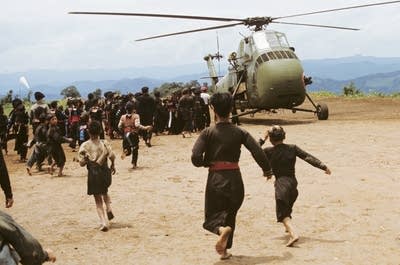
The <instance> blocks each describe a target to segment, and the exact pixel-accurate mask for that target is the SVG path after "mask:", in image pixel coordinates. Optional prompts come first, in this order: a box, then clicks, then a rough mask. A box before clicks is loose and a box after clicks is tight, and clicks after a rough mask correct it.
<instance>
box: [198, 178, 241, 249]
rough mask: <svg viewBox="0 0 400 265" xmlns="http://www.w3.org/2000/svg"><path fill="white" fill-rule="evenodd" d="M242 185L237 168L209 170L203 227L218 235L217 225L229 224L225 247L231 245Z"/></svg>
mask: <svg viewBox="0 0 400 265" xmlns="http://www.w3.org/2000/svg"><path fill="white" fill-rule="evenodd" d="M243 199H244V186H243V180H242V175H241V173H240V171H239V170H221V171H210V172H209V174H208V179H207V186H206V196H205V221H204V223H203V227H204V229H206V230H208V231H210V232H212V233H214V234H217V235H219V227H221V226H230V227H231V228H232V233H231V235H230V237H229V239H228V243H227V249H229V248H231V247H232V243H233V234H234V231H235V227H236V215H237V212H238V210H239V208H240V206H241V205H242V203H243Z"/></svg>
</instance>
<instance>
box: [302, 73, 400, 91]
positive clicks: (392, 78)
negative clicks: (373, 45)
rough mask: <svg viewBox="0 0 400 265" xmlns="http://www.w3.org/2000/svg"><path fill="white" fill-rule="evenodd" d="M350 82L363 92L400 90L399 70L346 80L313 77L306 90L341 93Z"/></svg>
mask: <svg viewBox="0 0 400 265" xmlns="http://www.w3.org/2000/svg"><path fill="white" fill-rule="evenodd" d="M351 82H353V83H354V85H355V86H356V87H357V88H358V89H360V90H361V91H363V92H365V93H373V92H378V93H386V94H392V93H396V92H397V93H398V92H400V71H395V72H391V73H378V74H370V75H366V76H362V77H358V78H354V79H348V80H333V79H323V78H313V84H311V85H310V86H309V87H308V90H310V91H319V90H328V91H331V92H334V93H342V92H343V87H344V86H346V85H349V84H350V83H351Z"/></svg>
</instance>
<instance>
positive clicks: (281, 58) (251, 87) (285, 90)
mask: <svg viewBox="0 0 400 265" xmlns="http://www.w3.org/2000/svg"><path fill="white" fill-rule="evenodd" d="M228 61H229V62H230V63H231V66H230V67H229V69H228V73H227V74H226V75H225V76H224V77H223V78H222V79H221V80H220V81H219V82H217V83H216V84H215V86H216V90H217V91H230V92H231V93H233V94H234V95H235V99H236V101H235V105H236V108H239V109H242V110H243V109H266V110H271V109H278V108H286V109H291V108H293V107H296V106H298V105H300V104H302V103H303V102H304V100H305V97H306V90H305V83H304V70H303V67H302V65H301V63H300V60H299V59H298V58H297V56H296V54H295V53H294V51H293V48H291V47H290V46H289V44H288V43H287V40H286V37H285V35H284V34H283V33H280V32H277V31H271V30H265V31H257V32H254V33H253V34H252V35H251V36H249V37H246V38H245V39H243V40H242V41H241V42H240V45H239V48H238V51H237V53H232V54H231V55H230V57H229V59H228ZM210 73H211V71H210Z"/></svg>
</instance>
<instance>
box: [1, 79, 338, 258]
mask: <svg viewBox="0 0 400 265" xmlns="http://www.w3.org/2000/svg"><path fill="white" fill-rule="evenodd" d="M34 96H35V99H36V102H35V104H33V105H32V107H31V108H30V111H29V112H28V111H26V109H25V106H24V104H23V102H22V101H21V100H19V99H14V100H13V102H12V105H13V110H12V111H11V113H10V117H7V116H6V115H5V114H4V110H3V107H2V106H1V107H0V130H1V131H0V144H1V150H0V155H1V156H0V170H1V172H0V173H1V175H0V180H1V187H2V189H3V190H4V193H5V196H6V207H11V206H12V205H13V203H14V201H13V195H12V191H11V184H10V181H9V176H8V171H7V167H6V165H5V161H4V158H3V154H2V150H4V151H5V152H6V153H7V152H8V149H7V141H8V140H9V139H11V138H15V148H14V149H15V151H16V152H17V153H18V155H19V157H20V161H22V162H26V170H27V173H28V174H29V175H32V167H33V166H34V164H36V166H37V169H38V170H42V166H43V165H44V164H45V161H46V160H47V163H48V165H49V167H48V171H49V173H51V174H52V173H53V171H54V168H55V167H57V168H58V169H59V170H58V175H59V176H62V175H63V168H64V165H65V162H66V157H65V153H64V149H63V145H62V144H63V143H68V144H69V147H70V148H71V149H72V150H73V151H77V152H78V158H77V159H76V160H77V162H79V164H80V166H86V167H87V170H88V181H87V194H88V195H93V197H94V200H95V204H96V211H97V213H98V216H99V219H100V223H101V226H100V228H99V229H100V231H103V232H106V231H108V230H109V221H110V220H111V219H113V218H114V214H113V212H112V209H111V199H110V195H109V194H108V188H109V186H110V185H111V182H112V175H113V174H114V173H115V172H116V169H115V159H116V156H115V153H114V152H113V150H112V147H111V144H110V143H109V142H108V141H107V140H104V139H105V136H106V135H108V137H109V138H110V139H116V138H122V155H121V159H124V158H125V157H126V156H129V155H130V156H132V160H131V164H132V167H133V168H136V167H137V161H138V149H139V139H140V138H141V139H143V141H144V143H145V145H146V146H147V147H152V144H151V139H152V134H153V133H155V134H162V133H168V134H182V137H183V138H186V137H188V136H191V134H192V133H194V132H200V135H199V137H198V138H197V140H196V142H195V144H194V147H193V150H192V157H191V159H192V163H193V165H195V166H196V167H200V166H202V167H207V168H209V174H208V181H207V186H206V193H205V222H204V224H203V227H204V228H205V229H207V230H208V231H210V232H212V233H215V234H217V235H218V240H217V243H216V245H215V249H216V251H217V252H218V254H220V255H221V259H228V258H230V257H231V254H230V253H228V251H227V250H228V249H230V248H231V247H232V243H233V234H234V231H235V227H236V215H237V212H238V210H239V209H240V207H241V205H242V202H243V199H244V185H243V180H242V177H241V172H240V168H239V164H238V162H239V158H240V153H241V151H240V148H241V146H242V145H244V146H245V147H246V148H247V149H248V150H249V151H250V152H251V154H252V155H253V157H254V159H255V161H256V162H257V164H258V165H259V166H260V167H261V168H262V170H263V172H264V176H265V177H267V179H270V178H271V177H272V176H273V175H274V176H275V179H276V181H275V199H276V215H277V221H278V222H282V223H283V224H284V226H285V229H286V231H287V232H288V233H289V235H290V240H289V242H288V243H287V246H292V245H293V244H294V243H295V242H296V241H297V240H298V238H299V236H298V234H297V233H296V232H295V229H294V228H293V225H292V223H291V213H292V208H293V205H294V202H295V201H296V199H297V194H298V191H297V180H296V177H295V170H294V166H295V159H296V157H299V158H301V159H303V160H305V161H306V162H308V163H310V164H311V165H313V166H314V167H318V168H320V169H322V170H324V171H325V173H326V174H330V173H331V172H330V170H329V169H328V167H327V166H326V165H325V164H323V163H322V162H321V161H319V160H318V159H317V158H315V157H313V156H312V155H310V154H308V153H306V152H305V151H303V150H302V149H300V148H299V147H297V146H296V145H287V144H284V143H283V140H284V139H285V131H284V130H283V128H282V127H280V126H273V127H272V128H271V129H270V130H268V131H267V132H266V134H265V137H264V139H262V140H260V141H259V142H257V141H256V140H255V139H254V138H253V137H252V136H251V135H250V134H249V133H248V132H247V131H246V130H245V129H243V128H240V127H238V126H236V125H235V124H233V123H232V122H231V118H230V114H231V112H232V106H233V99H232V95H231V94H230V93H215V94H214V95H213V96H212V97H210V96H209V95H208V93H207V88H191V89H183V90H182V91H180V92H176V93H173V94H172V95H171V96H169V97H168V98H164V99H162V98H161V97H160V94H159V93H157V92H155V93H154V97H153V96H151V95H150V94H149V89H148V88H147V87H143V88H142V89H141V93H137V94H135V95H134V94H127V95H120V94H117V93H113V92H106V93H105V94H104V98H103V99H99V98H95V97H94V96H93V94H89V95H88V100H86V101H83V100H81V99H76V98H75V99H68V101H67V106H66V108H65V109H63V108H62V107H61V106H58V103H57V102H56V101H53V102H51V103H50V104H47V103H45V101H44V98H45V95H44V94H43V93H41V92H36V93H35V94H34ZM210 108H211V109H212V110H213V112H214V114H215V116H214V117H215V125H214V126H211V127H210ZM29 124H31V125H32V131H33V139H31V140H30V141H29ZM267 139H269V140H270V142H271V144H272V146H271V147H267V148H265V149H262V148H261V145H262V144H263V143H264V142H265V141H266V140H267ZM29 148H32V151H31V152H30V156H29V159H27V155H28V150H29ZM76 149H78V150H76ZM108 161H110V163H111V164H110V166H109V164H108ZM2 219H4V220H5V221H4V222H8V223H11V224H12V225H13V226H15V227H18V229H19V231H20V232H19V233H18V234H15V235H10V236H9V237H6V236H4V235H3V227H2V225H0V240H1V239H3V241H4V242H5V245H7V246H11V249H15V250H16V251H17V252H18V253H17V254H19V256H20V261H21V263H22V264H42V262H44V261H55V256H54V254H53V253H52V251H51V250H43V249H42V247H41V245H40V244H39V243H38V242H37V240H35V239H34V238H33V237H32V236H31V235H30V234H29V233H28V232H26V231H25V230H23V228H22V227H21V228H20V226H19V225H18V224H17V223H15V221H14V220H13V219H12V218H11V217H10V216H9V215H7V214H5V213H3V212H0V220H2ZM21 238H22V239H23V240H22V241H21ZM18 240H19V241H18ZM15 241H18V242H19V243H21V242H22V243H21V244H24V246H25V247H26V248H27V249H28V250H27V251H28V252H29V251H31V250H33V251H38V253H39V254H40V255H39V256H35V257H30V256H29V253H30V252H29V253H22V254H21V253H19V249H22V250H21V251H23V250H24V247H21V246H14V244H16V243H14V242H15ZM7 253H8V252H7ZM7 253H6V254H7ZM11 254H12V253H11V252H10V255H9V256H12V255H11ZM0 255H1V253H0ZM7 255H8V254H7ZM21 255H25V256H26V258H25V257H24V256H21ZM0 259H1V258H0ZM35 262H36V263H35ZM11 264H12V263H11Z"/></svg>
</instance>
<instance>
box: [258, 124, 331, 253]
mask: <svg viewBox="0 0 400 265" xmlns="http://www.w3.org/2000/svg"><path fill="white" fill-rule="evenodd" d="M268 138H269V141H270V142H271V144H272V146H271V147H267V148H265V149H264V153H265V154H266V155H267V157H268V159H269V161H271V167H272V172H273V174H274V175H275V184H274V186H275V202H276V218H277V221H278V222H281V223H283V225H284V227H285V230H286V231H287V232H288V233H289V236H290V238H289V241H288V242H287V244H286V246H287V247H291V246H293V244H294V243H295V242H296V241H297V240H298V239H299V236H298V234H297V233H296V232H295V230H294V228H293V225H292V222H291V220H292V215H291V214H292V209H293V205H294V202H295V201H296V199H297V196H298V191H297V179H296V176H295V164H296V157H299V158H301V159H303V160H304V161H306V162H307V163H309V164H310V165H312V166H314V167H317V168H319V169H322V170H324V171H325V174H328V175H330V174H331V171H330V170H329V168H328V167H327V166H326V165H325V164H324V163H322V162H321V161H320V160H318V159H317V158H315V157H314V156H312V155H310V154H309V153H307V152H305V151H303V150H302V149H300V148H299V147H298V146H297V145H294V144H284V143H283V141H284V140H285V138H286V132H285V131H284V130H283V128H282V127H281V126H279V125H274V126H272V127H271V128H270V129H268V130H267V132H266V133H265V136H264V139H260V145H262V144H264V142H265V141H266V140H267V139H268Z"/></svg>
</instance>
